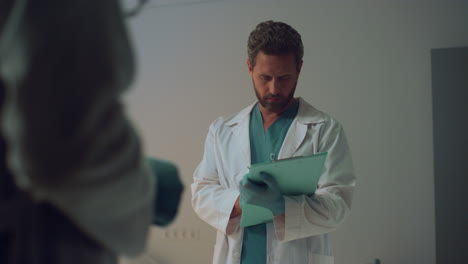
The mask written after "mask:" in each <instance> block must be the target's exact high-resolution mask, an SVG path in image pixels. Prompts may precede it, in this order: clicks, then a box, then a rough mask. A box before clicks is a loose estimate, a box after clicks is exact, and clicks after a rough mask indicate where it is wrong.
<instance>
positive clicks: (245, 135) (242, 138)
mask: <svg viewBox="0 0 468 264" xmlns="http://www.w3.org/2000/svg"><path fill="white" fill-rule="evenodd" d="M232 133H233V134H234V135H235V136H236V137H237V138H238V142H239V148H240V149H241V152H242V154H243V156H244V157H245V159H246V162H247V164H249V165H250V133H249V118H248V117H247V118H244V119H242V120H240V122H239V123H238V124H237V125H235V126H233V127H232Z"/></svg>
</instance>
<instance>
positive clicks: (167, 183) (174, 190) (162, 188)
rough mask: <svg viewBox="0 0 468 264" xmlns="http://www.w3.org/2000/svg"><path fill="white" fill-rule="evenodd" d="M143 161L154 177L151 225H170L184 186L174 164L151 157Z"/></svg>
mask: <svg viewBox="0 0 468 264" xmlns="http://www.w3.org/2000/svg"><path fill="white" fill-rule="evenodd" d="M145 161H146V162H147V163H148V165H149V166H150V168H151V171H152V172H153V175H154V177H156V186H157V187H156V197H155V199H156V201H155V203H154V215H153V224H155V225H158V226H165V225H168V224H169V223H171V222H172V221H173V220H174V218H175V216H176V214H177V209H178V207H179V202H180V198H181V196H182V191H183V190H184V186H183V185H182V182H181V181H180V179H179V173H178V171H177V167H176V166H175V165H174V164H172V163H170V162H167V161H162V160H159V159H155V158H152V157H146V158H145Z"/></svg>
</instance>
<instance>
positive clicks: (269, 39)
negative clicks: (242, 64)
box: [247, 20, 304, 67]
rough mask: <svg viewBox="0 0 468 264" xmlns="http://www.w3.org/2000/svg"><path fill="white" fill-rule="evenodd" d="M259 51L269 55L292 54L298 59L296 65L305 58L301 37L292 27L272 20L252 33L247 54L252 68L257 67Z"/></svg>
mask: <svg viewBox="0 0 468 264" xmlns="http://www.w3.org/2000/svg"><path fill="white" fill-rule="evenodd" d="M259 51H262V52H263V53H265V54H267V55H285V54H289V53H292V54H294V56H295V58H296V65H299V64H301V63H302V57H303V56H304V46H303V44H302V39H301V35H300V34H299V33H298V32H297V31H296V30H295V29H294V28H292V27H291V26H290V25H288V24H286V23H284V22H275V21H271V20H269V21H265V22H262V23H260V24H258V25H257V27H256V28H255V29H254V30H253V31H252V32H251V33H250V36H249V40H248V42H247V53H248V56H249V61H250V64H251V65H252V67H253V66H255V58H256V57H257V54H258V52H259Z"/></svg>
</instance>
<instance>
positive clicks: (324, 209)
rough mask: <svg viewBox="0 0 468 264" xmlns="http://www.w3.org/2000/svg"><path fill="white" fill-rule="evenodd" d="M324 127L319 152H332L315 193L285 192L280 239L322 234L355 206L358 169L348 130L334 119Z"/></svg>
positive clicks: (278, 225) (277, 221)
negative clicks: (352, 154) (353, 163)
mask: <svg viewBox="0 0 468 264" xmlns="http://www.w3.org/2000/svg"><path fill="white" fill-rule="evenodd" d="M330 123H331V124H329V126H327V125H325V127H324V128H323V129H322V130H321V131H320V133H323V135H322V136H321V138H320V141H319V147H318V152H328V156H327V159H326V161H325V164H324V172H323V174H322V176H321V178H320V180H319V186H318V188H317V190H316V192H315V194H313V195H310V196H309V195H299V196H285V197H284V198H285V209H286V210H285V214H283V215H280V216H276V217H275V219H274V224H275V232H276V235H277V237H278V239H279V240H282V241H290V240H294V239H299V238H304V237H309V236H315V235H320V234H324V233H328V232H331V231H333V230H335V229H336V228H337V227H339V226H340V225H341V224H342V223H343V222H344V220H345V219H346V217H347V216H348V215H349V212H350V209H351V200H352V195H353V191H354V185H355V176H354V169H353V165H352V160H351V155H350V150H349V147H348V143H347V140H346V136H345V134H344V131H343V129H342V127H341V125H340V124H339V123H337V122H336V121H334V120H331V121H330Z"/></svg>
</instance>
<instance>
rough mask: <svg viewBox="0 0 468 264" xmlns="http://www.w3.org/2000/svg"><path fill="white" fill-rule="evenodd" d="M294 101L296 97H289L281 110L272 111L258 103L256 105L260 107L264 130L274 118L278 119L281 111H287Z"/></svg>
mask: <svg viewBox="0 0 468 264" xmlns="http://www.w3.org/2000/svg"><path fill="white" fill-rule="evenodd" d="M294 102H296V98H293V99H291V101H290V102H289V103H288V104H287V105H286V106H285V107H284V108H283V109H281V111H278V112H273V111H270V110H268V109H266V108H264V107H263V106H262V105H261V104H258V107H259V108H260V113H261V114H262V118H263V129H264V131H266V130H267V129H268V127H270V126H271V125H272V124H273V123H274V122H275V121H276V119H278V118H279V117H280V116H281V114H282V113H284V112H285V111H287V110H288V109H289V108H290V107H291V106H292V105H293V104H294Z"/></svg>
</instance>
